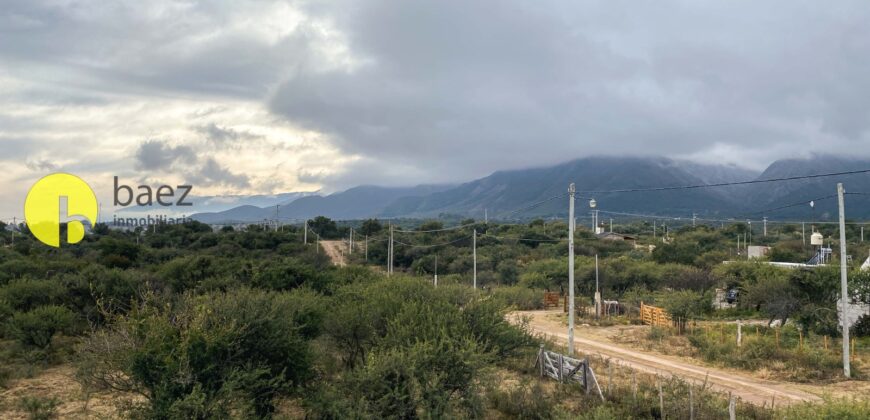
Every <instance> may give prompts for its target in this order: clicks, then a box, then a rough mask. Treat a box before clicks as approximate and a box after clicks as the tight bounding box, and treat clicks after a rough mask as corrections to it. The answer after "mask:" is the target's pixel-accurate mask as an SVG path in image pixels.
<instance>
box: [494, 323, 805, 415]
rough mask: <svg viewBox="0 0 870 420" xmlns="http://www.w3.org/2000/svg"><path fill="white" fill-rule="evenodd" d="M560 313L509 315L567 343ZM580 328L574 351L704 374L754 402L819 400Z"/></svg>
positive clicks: (684, 374) (691, 376)
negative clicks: (526, 319) (622, 344)
mask: <svg viewBox="0 0 870 420" xmlns="http://www.w3.org/2000/svg"><path fill="white" fill-rule="evenodd" d="M559 314H561V311H517V312H514V313H512V314H511V318H512V319H513V320H515V321H518V320H519V319H520V318H521V317H529V326H530V327H531V329H532V331H533V332H535V333H537V334H541V335H543V336H545V337H548V338H551V339H553V340H555V341H559V342H562V343H567V341H568V331H567V328H565V326H564V325H563V324H562V322H561V320H560V319H559V318H558V315H559ZM582 330H583V329H582V328H577V329H575V330H574V348H575V349H576V350H577V351H579V352H581V353H586V354H601V355H602V356H604V357H609V358H612V359H613V360H614V361H615V362H618V363H619V364H621V365H623V366H627V367H631V368H634V369H635V370H637V371H640V372H646V373H650V374H659V375H662V376H676V377H679V378H681V379H683V380H686V381H689V382H695V383H697V384H700V383H703V382H704V381H705V378H706V380H707V382H708V383H709V384H711V385H712V387H713V389H715V390H718V391H723V392H731V393H733V394H734V395H735V396H737V397H740V398H741V399H743V401H746V402H750V403H753V404H757V405H762V404H765V403H767V405H768V406H769V405H770V403H771V401H773V400H774V397H775V401H776V404H781V403H789V402H800V401H821V398H820V397H818V396H816V395H813V394H810V393H807V392H804V391H802V390H800V389H797V386H796V385H795V384H790V383H784V382H775V381H767V380H762V379H758V378H754V377H751V376H748V375H745V374H740V373H736V372H731V371H726V370H723V369H717V368H712V367H709V366H704V365H703V364H701V363H691V362H688V361H686V360H681V359H677V358H675V357H669V356H663V355H658V354H650V353H645V352H640V351H637V350H629V349H626V348H623V347H620V346H619V345H618V344H616V343H613V342H609V341H606V339H604V338H602V337H599V336H593V335H589V334H587V335H585V336H584V335H583V333H582Z"/></svg>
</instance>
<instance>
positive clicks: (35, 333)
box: [7, 305, 75, 349]
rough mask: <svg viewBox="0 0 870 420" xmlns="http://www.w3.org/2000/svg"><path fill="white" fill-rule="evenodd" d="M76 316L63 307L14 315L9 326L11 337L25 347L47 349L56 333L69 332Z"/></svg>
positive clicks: (8, 330) (46, 307) (39, 309)
mask: <svg viewBox="0 0 870 420" xmlns="http://www.w3.org/2000/svg"><path fill="white" fill-rule="evenodd" d="M74 322H75V314H74V313H73V312H72V311H70V310H69V309H67V308H64V307H62V306H55V305H47V306H40V307H38V308H36V309H34V310H32V311H29V312H18V313H15V314H13V315H12V318H11V319H10V320H9V325H8V326H7V332H8V333H9V336H10V337H12V338H15V339H16V340H18V341H19V342H20V343H21V344H22V345H24V346H25V347H30V348H35V349H47V348H48V346H49V345H51V339H52V337H54V335H55V333H58V332H69V331H70V330H71V329H72V327H73V324H74Z"/></svg>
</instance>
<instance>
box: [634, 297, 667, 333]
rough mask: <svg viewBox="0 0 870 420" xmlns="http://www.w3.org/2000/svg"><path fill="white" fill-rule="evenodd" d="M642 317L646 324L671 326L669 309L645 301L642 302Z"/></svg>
mask: <svg viewBox="0 0 870 420" xmlns="http://www.w3.org/2000/svg"><path fill="white" fill-rule="evenodd" d="M640 319H641V321H643V323H644V324H646V325H653V326H659V327H670V326H671V315H670V314H669V313H668V311H666V310H664V309H662V308H659V307H657V306H650V305H644V304H643V302H641V303H640Z"/></svg>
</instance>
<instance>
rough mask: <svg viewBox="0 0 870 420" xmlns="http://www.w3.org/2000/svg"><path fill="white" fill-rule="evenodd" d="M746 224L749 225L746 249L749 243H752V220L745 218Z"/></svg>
mask: <svg viewBox="0 0 870 420" xmlns="http://www.w3.org/2000/svg"><path fill="white" fill-rule="evenodd" d="M746 224H748V225H749V240H748V241H747V242H746V246H747V248H746V249H747V250H748V249H749V248H748V247H749V244H751V243H752V220H747V221H746Z"/></svg>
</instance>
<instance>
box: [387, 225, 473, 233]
mask: <svg viewBox="0 0 870 420" xmlns="http://www.w3.org/2000/svg"><path fill="white" fill-rule="evenodd" d="M475 224H476V223H466V224H464V225H459V226H453V227H449V228H441V229H430V230H397V229H393V232H398V233H431V232H446V231H448V230H457V229H462V228H467V227H469V226H474V225H475Z"/></svg>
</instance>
